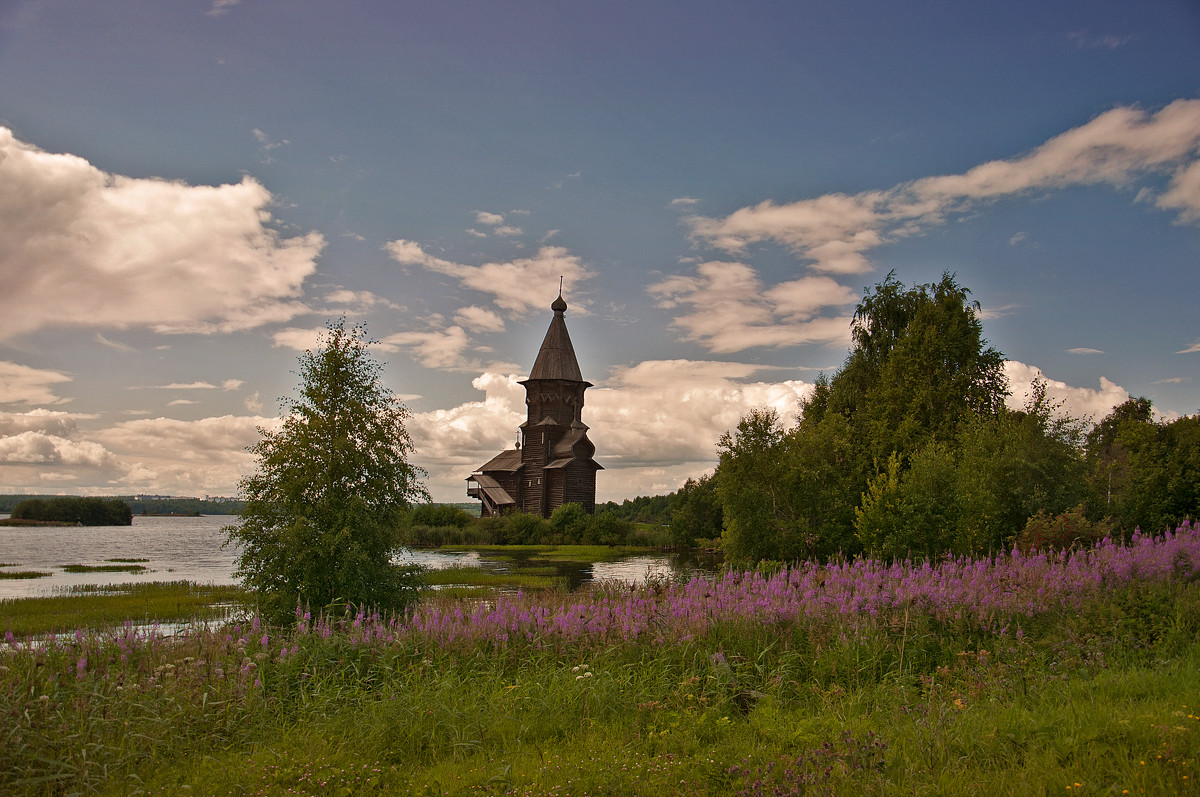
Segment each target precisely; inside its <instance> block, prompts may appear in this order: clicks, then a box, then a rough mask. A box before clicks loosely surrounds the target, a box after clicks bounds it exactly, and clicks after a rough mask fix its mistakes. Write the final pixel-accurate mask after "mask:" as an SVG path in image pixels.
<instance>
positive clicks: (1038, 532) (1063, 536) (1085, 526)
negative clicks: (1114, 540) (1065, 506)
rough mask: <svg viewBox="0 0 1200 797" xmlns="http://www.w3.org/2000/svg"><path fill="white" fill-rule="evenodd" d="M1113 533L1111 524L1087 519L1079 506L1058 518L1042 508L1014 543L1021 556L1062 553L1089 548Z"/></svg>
mask: <svg viewBox="0 0 1200 797" xmlns="http://www.w3.org/2000/svg"><path fill="white" fill-rule="evenodd" d="M1112 533H1113V526H1112V523H1111V521H1108V520H1100V521H1091V520H1088V519H1087V517H1086V516H1085V515H1084V513H1083V507H1082V506H1077V507H1075V508H1074V509H1071V510H1068V511H1066V512H1063V513H1062V514H1060V515H1051V514H1048V513H1047V512H1046V511H1045V510H1044V509H1039V510H1038V511H1037V513H1036V514H1035V515H1034V516H1033V517H1031V518H1029V520H1028V521H1027V522H1026V523H1025V528H1024V529H1022V531H1021V533H1020V534H1018V535H1017V538H1016V540H1015V543H1016V546H1017V547H1018V548H1020V549H1021V551H1022V552H1024V553H1029V552H1030V551H1063V550H1066V549H1068V548H1073V547H1076V546H1081V547H1085V548H1086V547H1091V546H1092V545H1094V544H1095V543H1097V542H1099V541H1100V540H1102V539H1104V538H1105V537H1107V536H1109V535H1111V534H1112Z"/></svg>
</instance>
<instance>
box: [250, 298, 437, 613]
mask: <svg viewBox="0 0 1200 797" xmlns="http://www.w3.org/2000/svg"><path fill="white" fill-rule="evenodd" d="M369 343H370V342H369V341H368V340H367V337H366V330H365V329H364V328H363V327H361V326H356V327H354V328H352V329H346V326H345V320H344V319H343V320H341V321H338V322H337V323H331V324H328V325H327V329H326V333H325V335H324V338H323V341H322V345H321V346H320V347H318V348H317V349H316V350H315V351H314V350H309V351H306V352H305V353H304V354H302V355H301V356H300V373H299V376H300V390H299V396H298V397H297V398H295V399H293V400H291V402H290V403H289V404H288V405H287V407H286V410H287V412H286V417H285V418H284V420H283V423H282V425H281V427H280V428H279V429H277V430H270V429H263V428H260V429H259V432H260V434H261V435H262V437H261V439H260V440H259V441H258V442H257V443H256V444H255V445H254V446H252V447H251V448H250V449H249V450H250V451H251V452H252V453H253V454H254V455H255V457H256V459H257V471H256V472H255V473H254V474H253V475H251V476H247V477H245V478H243V479H242V480H241V482H240V484H239V487H240V491H241V494H242V497H243V498H244V499H245V500H246V508H245V510H244V512H243V513H242V520H241V523H240V524H238V525H235V526H230V527H228V528H227V529H226V531H227V534H228V538H229V541H230V542H235V543H237V544H238V545H239V546H240V547H241V555H240V558H239V560H238V571H237V573H238V575H239V576H241V578H242V582H243V584H245V585H246V586H247V587H249V588H251V589H252V590H254V592H255V593H256V594H257V597H258V600H259V603H260V609H261V610H262V611H264V613H266V614H268V615H269V616H271V617H272V618H273V619H277V620H282V619H284V618H286V617H287V616H289V615H290V614H291V613H292V611H293V610H294V609H295V607H296V606H297V605H298V604H309V605H312V606H314V607H327V606H332V605H336V604H355V605H366V606H371V607H375V608H378V609H383V610H396V609H400V608H402V607H404V606H406V605H407V604H408V603H409V602H411V601H412V600H414V599H415V596H416V587H417V585H418V581H417V575H416V574H415V572H414V571H413V570H412V569H411V568H402V567H397V566H395V565H393V564H392V561H391V557H392V554H393V552H394V549H395V548H396V533H395V529H396V527H397V526H398V524H399V523H400V522H401V518H402V514H403V512H404V511H405V510H406V509H407V507H408V506H409V505H410V504H411V503H413V502H415V501H419V500H425V501H428V494H427V493H426V491H425V488H424V487H423V486H422V484H421V481H420V479H421V477H422V476H423V475H424V471H423V470H421V469H420V468H418V467H416V466H414V465H412V464H411V463H410V462H409V461H408V457H409V454H410V453H411V452H412V441H411V439H410V437H409V434H408V431H407V429H406V428H405V421H406V420H407V419H408V417H409V413H408V410H407V408H405V407H404V405H403V404H402V403H400V401H399V400H398V399H397V398H396V397H395V396H394V395H393V394H392V393H391V392H390V391H389V390H388V389H387V388H386V387H385V386H384V385H383V383H382V381H381V374H382V366H381V365H380V364H379V362H378V361H376V360H375V359H374V358H373V357H372V356H371V353H370V351H369Z"/></svg>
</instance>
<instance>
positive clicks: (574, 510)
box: [550, 503, 590, 541]
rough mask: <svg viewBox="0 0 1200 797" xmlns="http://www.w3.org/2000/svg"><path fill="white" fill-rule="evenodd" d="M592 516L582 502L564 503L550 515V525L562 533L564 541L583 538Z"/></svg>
mask: <svg viewBox="0 0 1200 797" xmlns="http://www.w3.org/2000/svg"><path fill="white" fill-rule="evenodd" d="M589 521H590V518H589V517H588V513H587V512H586V511H584V508H583V506H582V505H581V504H576V503H568V504H563V505H562V506H560V507H559V508H558V509H555V510H554V512H553V513H552V514H551V515H550V525H551V526H553V527H554V530H555V531H556V532H558V533H559V534H561V535H562V539H563V540H564V541H567V540H578V539H581V538H582V537H583V535H584V533H585V531H586V530H587V526H588V523H589Z"/></svg>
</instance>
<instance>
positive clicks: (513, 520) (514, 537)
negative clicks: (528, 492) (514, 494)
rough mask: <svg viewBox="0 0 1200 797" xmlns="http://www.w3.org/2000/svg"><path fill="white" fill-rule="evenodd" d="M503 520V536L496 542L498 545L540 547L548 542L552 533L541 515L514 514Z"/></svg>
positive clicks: (548, 524) (552, 529) (551, 527)
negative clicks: (544, 542)
mask: <svg viewBox="0 0 1200 797" xmlns="http://www.w3.org/2000/svg"><path fill="white" fill-rule="evenodd" d="M503 520H504V526H503V530H502V535H503V536H502V538H501V539H497V540H496V542H497V544H499V545H541V544H542V542H543V540H544V541H546V542H549V541H550V537H551V534H552V533H553V531H554V527H553V526H551V525H550V521H548V520H546V519H545V518H544V517H542V516H541V515H531V514H528V513H526V512H514V513H513V514H511V515H506V516H505V517H504V518H503Z"/></svg>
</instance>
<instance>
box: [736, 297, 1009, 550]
mask: <svg viewBox="0 0 1200 797" xmlns="http://www.w3.org/2000/svg"><path fill="white" fill-rule="evenodd" d="M851 338H852V340H853V347H852V349H851V351H850V354H849V356H848V357H847V358H846V362H845V363H844V365H843V367H842V369H841V370H840V371H838V372H837V373H836V374H835V375H834V376H833V377H832V379H830V378H828V377H826V376H825V375H824V374H822V375H821V376H819V377H818V378H817V382H816V385H815V388H814V390H813V392H812V393H811V394H810V396H809V397H808V399H807V400H806V401H805V402H804V403H803V405H802V407H801V410H802V414H801V419H800V421H799V423H798V424H797V425H796V426H795V427H794V428H792V429H787V430H785V429H783V428H781V427H778V425H777V424H776V425H775V427H774V429H773V430H772V431H771V433H770V434H766V431H767V430H766V427H765V426H764V424H763V421H764V418H763V416H762V415H761V414H760V413H758V412H757V411H756V412H754V413H751V414H750V415H747V416H746V418H745V419H743V423H742V425H740V426H739V427H738V431H737V432H736V433H733V434H727V435H726V436H725V437H723V438H722V440H721V442H720V443H719V444H718V445H719V450H720V452H721V463H720V466H719V468H718V471H717V483H718V490H719V492H720V494H721V496H722V499H723V506H724V510H725V530H726V534H725V540H726V551H727V552H728V553H729V554H731V555H732V556H733V558H734V559H738V560H746V561H755V560H758V559H763V558H767V559H782V560H788V559H792V558H796V557H802V556H831V555H834V554H838V553H854V552H857V551H858V550H860V549H861V547H862V545H863V538H862V536H861V534H860V533H856V524H859V523H868V524H869V525H870V528H871V530H870V531H869V532H868V533H867V537H868V538H869V539H872V540H876V539H881V537H880V535H886V536H887V537H889V538H894V539H893V540H892V542H890V543H889V544H888V546H885V547H888V548H889V550H890V549H892V548H894V547H896V546H903V547H905V548H907V547H908V546H909V545H910V543H915V542H919V540H910V539H907V537H906V535H907V536H911V535H913V534H918V535H919V536H921V537H926V536H928V535H927V534H926V533H925V532H922V531H919V530H917V529H914V528H913V527H912V525H911V522H910V521H916V520H918V519H920V528H927V529H932V528H933V527H934V526H937V527H939V528H940V526H941V524H942V519H941V518H940V513H939V512H938V511H935V508H934V507H932V506H929V505H924V504H923V503H922V501H920V500H918V499H919V496H917V495H907V497H905V495H904V494H907V493H911V492H912V491H913V490H914V489H915V487H916V482H913V484H911V485H908V486H906V487H904V489H903V490H902V489H901V480H902V476H903V475H904V474H906V473H907V472H908V470H909V469H910V468H911V467H912V464H913V463H912V461H913V458H914V457H915V456H917V455H918V454H920V453H921V452H923V451H925V450H927V449H928V452H929V453H928V454H926V455H925V456H924V459H923V460H922V462H921V465H922V470H921V471H919V472H918V474H917V475H918V476H919V477H920V479H923V480H932V481H931V484H933V485H934V486H939V487H940V482H938V481H937V480H938V479H939V478H940V477H939V476H938V475H937V474H938V473H939V472H940V471H944V470H945V463H944V462H943V461H942V460H944V458H945V453H946V450H947V449H945V448H936V446H939V445H940V446H953V444H954V442H955V441H956V440H957V439H958V435H959V432H960V430H961V429H962V428H964V426H965V425H966V424H968V423H969V422H971V420H972V419H973V418H976V417H981V416H991V415H994V414H995V413H997V412H998V411H1000V410H1001V409H1002V408H1003V406H1004V399H1005V397H1006V395H1007V384H1006V382H1005V379H1004V375H1003V370H1002V366H1003V356H1002V355H1001V354H1000V353H999V352H998V351H996V350H995V349H993V348H992V347H991V346H989V345H988V344H987V342H986V341H985V340H984V338H983V327H982V323H981V321H980V319H979V305H978V304H977V303H976V302H974V301H972V300H971V299H970V292H969V291H967V290H966V289H965V288H962V287H961V286H959V284H958V283H957V281H956V280H955V279H954V277H953V276H951V275H949V274H945V275H943V276H942V279H941V280H940V281H939V282H937V283H935V284H931V285H917V286H914V287H911V288H906V287H905V286H904V285H902V284H901V283H900V282H899V281H897V280H896V279H895V276H894V275H892V274H889V275H888V276H887V278H886V279H885V280H884V281H883V282H881V283H879V284H878V285H876V286H875V287H874V289H873V290H868V291H866V292H865V294H864V296H863V299H862V301H861V302H860V303H859V304H858V307H857V308H856V309H855V313H854V320H853V323H852V325H851ZM931 447H933V448H931ZM902 493H904V494H902ZM864 494H865V495H866V497H864ZM856 509H861V510H863V511H865V512H866V515H865V516H864V517H865V518H875V519H874V520H868V519H863V520H859V515H860V514H861V513H856ZM885 510H886V511H885ZM896 513H900V514H896ZM901 518H904V521H903V524H904V525H903V528H904V532H903V533H902V534H901V533H900V532H899V529H900V524H901V522H902V521H901ZM881 524H882V525H881ZM885 527H887V528H893V529H894V531H892V532H885ZM930 533H932V532H930ZM938 533H941V532H940V531H939V532H938ZM939 544H944V543H939Z"/></svg>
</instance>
